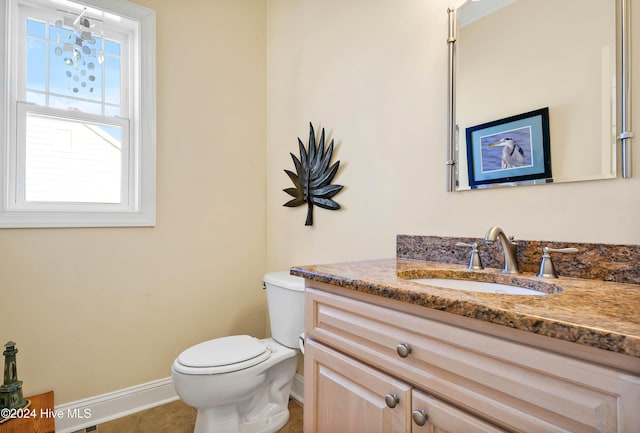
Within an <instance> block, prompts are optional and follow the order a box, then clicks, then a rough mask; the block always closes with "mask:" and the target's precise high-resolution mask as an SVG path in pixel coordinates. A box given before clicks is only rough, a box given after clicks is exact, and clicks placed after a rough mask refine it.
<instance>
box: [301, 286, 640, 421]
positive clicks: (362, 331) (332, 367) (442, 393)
mask: <svg viewBox="0 0 640 433" xmlns="http://www.w3.org/2000/svg"><path fill="white" fill-rule="evenodd" d="M309 285H312V286H316V288H314V287H308V288H307V292H306V294H305V296H306V301H305V302H306V304H305V321H306V323H305V328H306V335H307V342H306V344H305V348H306V350H305V357H304V363H305V364H304V368H305V385H304V386H305V404H304V432H305V433H340V432H345V433H346V432H349V433H352V432H362V433H377V432H393V433H401V432H420V433H423V432H430V433H436V432H437V433H475V432H478V433H480V432H482V433H498V432H520V433H533V432H535V433H545V432H554V433H560V432H563V433H569V432H571V433H576V432H603V433H637V432H640V413H638V412H639V411H638V407H640V406H639V404H640V377H639V376H637V375H634V374H632V373H629V372H625V371H618V370H616V369H615V368H611V367H608V366H603V365H599V364H596V363H593V362H588V361H585V360H583V359H576V358H572V357H570V356H567V355H566V354H560V353H555V352H553V351H551V350H549V349H548V347H545V348H538V347H534V346H531V345H527V344H522V343H518V342H514V341H510V340H507V339H504V338H500V337H496V336H493V335H490V334H487V333H486V332H476V331H474V330H473V329H468V328H462V327H459V326H455V325H452V324H450V323H446V322H443V321H441V320H434V319H432V318H428V317H423V316H420V315H416V314H412V313H408V312H406V311H402V305H401V304H402V303H400V302H395V301H392V302H390V303H388V305H377V304H376V302H373V301H377V300H376V299H373V298H376V297H373V296H370V295H367V296H368V298H367V296H364V298H366V301H363V300H362V299H355V298H354V297H351V296H347V295H346V294H348V292H349V291H347V290H344V289H340V288H337V287H334V286H329V285H326V284H323V283H317V282H313V281H310V282H309V281H308V286H309ZM342 292H345V294H343V293H342ZM372 299H373V301H371V300H372ZM386 301H388V300H383V301H382V302H383V303H384V302H386ZM447 316H448V315H447ZM495 326H497V325H495ZM420 411H424V412H420ZM414 412H417V413H416V414H415V417H416V419H417V421H418V422H419V423H420V424H422V421H424V424H423V425H418V423H416V422H415V421H414V420H413V419H414ZM423 415H424V416H423ZM421 418H426V419H421Z"/></svg>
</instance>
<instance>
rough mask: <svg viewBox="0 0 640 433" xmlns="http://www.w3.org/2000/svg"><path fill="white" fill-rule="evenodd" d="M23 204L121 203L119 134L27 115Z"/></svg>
mask: <svg viewBox="0 0 640 433" xmlns="http://www.w3.org/2000/svg"><path fill="white" fill-rule="evenodd" d="M26 120H27V134H26V179H25V200H26V201H44V202H80V203H120V202H121V195H120V194H121V192H120V189H121V177H122V176H121V174H122V173H121V172H122V152H121V149H122V143H121V140H120V139H119V137H120V136H121V134H122V131H121V128H120V127H116V126H112V125H108V126H105V125H100V124H96V123H90V122H82V121H72V120H68V119H60V118H56V117H51V116H43V115H38V114H33V113H27V119H26Z"/></svg>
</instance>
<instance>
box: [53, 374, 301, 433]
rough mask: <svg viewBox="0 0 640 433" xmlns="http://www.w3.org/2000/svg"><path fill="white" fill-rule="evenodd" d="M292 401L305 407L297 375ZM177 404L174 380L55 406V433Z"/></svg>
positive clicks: (165, 380)
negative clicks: (167, 404)
mask: <svg viewBox="0 0 640 433" xmlns="http://www.w3.org/2000/svg"><path fill="white" fill-rule="evenodd" d="M290 394H291V398H293V399H295V400H297V401H299V402H300V403H303V400H304V377H303V376H302V375H301V374H296V375H295V376H294V378H293V383H292V384H291V391H290ZM175 400H178V395H177V394H176V391H175V388H174V387H173V382H172V381H171V377H167V378H164V379H159V380H154V381H153V382H148V383H143V384H141V385H136V386H132V387H131V388H125V389H121V390H119V391H114V392H110V393H108V394H102V395H98V396H96V397H90V398H86V399H84V400H77V401H73V402H71V403H65V404H61V405H59V406H56V407H55V409H54V413H53V414H52V415H53V416H55V418H56V419H55V421H56V433H73V432H76V431H78V430H82V429H85V428H87V427H91V426H95V425H99V424H102V423H105V422H107V421H112V420H114V419H117V418H121V417H123V416H127V415H131V414H132V413H136V412H140V411H142V410H145V409H150V408H152V407H156V406H160V405H163V404H166V403H170V402H172V401H175Z"/></svg>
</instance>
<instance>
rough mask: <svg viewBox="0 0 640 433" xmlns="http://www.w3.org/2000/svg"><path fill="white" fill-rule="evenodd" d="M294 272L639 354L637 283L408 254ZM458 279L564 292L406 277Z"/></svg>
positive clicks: (348, 286) (294, 273)
mask: <svg viewBox="0 0 640 433" xmlns="http://www.w3.org/2000/svg"><path fill="white" fill-rule="evenodd" d="M291 274H293V275H297V276H300V277H304V278H307V279H310V280H314V281H319V282H323V283H328V284H333V285H336V286H339V287H343V288H346V289H350V290H355V291H359V292H363V293H369V294H372V295H377V296H382V297H385V298H390V299H394V300H398V301H402V302H408V303H412V304H416V305H421V306H424V307H427V308H433V309H436V310H441V311H446V312H448V313H452V314H457V315H460V316H465V317H470V318H474V319H478V320H483V321H486V322H490V323H495V324H498V325H503V326H508V327H511V328H515V329H520V330H524V331H529V332H533V333H536V334H540V335H544V336H547V337H552V338H557V339H560V340H565V341H570V342H574V343H577V344H582V345H586V346H591V347H595V348H598V349H603V350H608V351H612V352H617V353H622V354H625V355H630V356H634V357H638V358H640V285H637V284H623V283H617V282H606V281H600V280H590V279H579V278H567V277H560V278H558V279H555V280H546V279H545V280H543V279H540V278H537V277H536V276H535V275H534V274H533V273H531V272H524V273H522V274H520V275H518V276H517V277H511V276H508V275H503V274H501V273H500V272H499V270H498V269H491V268H489V269H485V270H482V271H467V270H466V269H465V266H464V265H460V264H455V263H454V264H452V263H440V262H432V261H421V260H410V259H402V258H399V259H383V260H372V261H362V262H351V263H336V264H326V265H312V266H299V267H293V268H291ZM425 277H443V278H446V277H449V278H451V277H457V278H460V277H462V278H464V279H474V280H478V281H494V282H501V283H509V284H515V285H520V286H522V287H529V288H534V289H538V290H547V291H550V292H554V291H557V290H558V288H560V289H562V290H561V291H560V292H559V293H552V294H548V295H546V296H522V295H500V294H490V293H477V292H466V291H461V290H452V289H444V288H438V287H431V286H426V285H423V284H419V283H415V282H411V281H408V278H425Z"/></svg>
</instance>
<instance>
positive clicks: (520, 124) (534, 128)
mask: <svg viewBox="0 0 640 433" xmlns="http://www.w3.org/2000/svg"><path fill="white" fill-rule="evenodd" d="M465 131H466V134H465V135H466V139H467V171H468V175H469V186H471V187H472V188H474V187H481V186H483V185H489V184H498V183H512V182H520V181H531V180H538V179H547V180H549V179H551V140H550V135H549V107H545V108H540V109H537V110H534V111H529V112H526V113H521V114H516V115H514V116H509V117H505V118H502V119H498V120H492V121H490V122H486V123H482V124H479V125H475V126H470V127H467V128H465Z"/></svg>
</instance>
